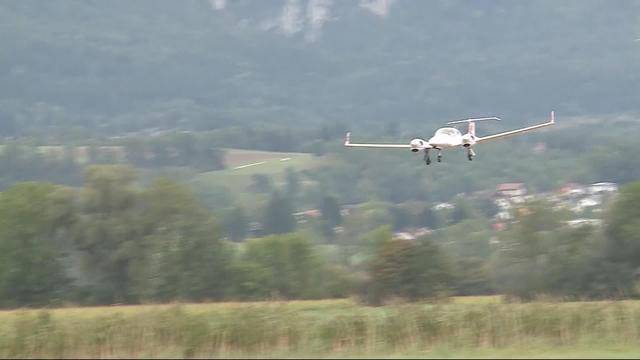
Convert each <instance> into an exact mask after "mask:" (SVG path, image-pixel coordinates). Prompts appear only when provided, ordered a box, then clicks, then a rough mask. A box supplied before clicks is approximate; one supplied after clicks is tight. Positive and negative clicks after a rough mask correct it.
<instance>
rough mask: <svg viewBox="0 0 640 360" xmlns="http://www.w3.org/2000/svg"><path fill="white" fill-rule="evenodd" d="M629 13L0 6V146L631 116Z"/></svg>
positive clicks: (243, 4)
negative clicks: (25, 138) (140, 134)
mask: <svg viewBox="0 0 640 360" xmlns="http://www.w3.org/2000/svg"><path fill="white" fill-rule="evenodd" d="M639 14H640V3H638V2H637V1H617V2H615V5H614V6H612V4H611V3H609V2H605V1H583V0H580V1H563V2H561V3H558V2H556V1H531V2H521V1H518V2H515V1H410V0H396V1H393V0H360V1H357V2H356V1H331V0H277V1H276V0H269V1H248V0H237V1H222V0H211V1H205V0H188V1H169V0H139V1H135V2H130V1H119V0H118V1H108V2H105V1H50V2H42V1H35V0H21V1H4V2H1V3H0V24H1V25H0V26H1V28H2V31H0V44H2V46H0V134H1V135H3V136H16V135H18V136H19V135H24V134H31V135H39V134H40V135H41V134H47V135H52V134H56V133H61V134H64V135H65V136H67V137H68V136H69V134H70V133H71V134H73V133H74V131H75V133H77V134H78V136H86V135H87V134H90V135H114V134H122V133H126V132H131V131H138V130H141V129H145V128H181V129H191V130H208V129H219V128H227V127H235V126H240V127H242V126H249V125H250V124H271V126H295V127H308V126H313V127H316V126H318V124H321V123H322V124H327V123H328V124H332V123H341V124H346V125H349V126H351V127H354V128H357V129H363V131H368V132H370V133H372V132H375V131H387V132H388V131H389V130H394V126H395V130H399V131H402V130H406V129H409V128H411V125H415V124H416V123H418V122H420V124H421V125H423V126H425V127H426V126H427V125H429V126H432V125H434V124H436V123H438V124H439V123H441V122H442V120H444V119H450V118H459V117H464V116H469V115H494V114H495V115H499V116H504V117H506V118H509V119H514V122H523V121H528V120H531V119H532V117H534V116H535V117H538V116H542V114H545V113H546V112H547V111H548V110H549V109H556V110H557V111H558V112H559V113H562V114H565V115H593V114H605V113H633V112H637V110H638V93H640V88H639V86H640V42H639V41H637V39H638V38H640V15H639ZM395 123H397V125H389V124H395ZM263 126H264V125H263Z"/></svg>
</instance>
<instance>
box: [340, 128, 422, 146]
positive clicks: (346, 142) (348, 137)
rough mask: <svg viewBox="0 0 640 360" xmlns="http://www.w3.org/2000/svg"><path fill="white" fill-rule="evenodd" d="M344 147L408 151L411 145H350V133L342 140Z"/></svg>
mask: <svg viewBox="0 0 640 360" xmlns="http://www.w3.org/2000/svg"><path fill="white" fill-rule="evenodd" d="M344 146H346V147H363V148H381V149H410V148H411V144H353V143H351V133H350V132H349V133H347V137H346V138H345V140H344Z"/></svg>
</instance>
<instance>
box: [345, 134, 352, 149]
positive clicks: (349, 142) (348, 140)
mask: <svg viewBox="0 0 640 360" xmlns="http://www.w3.org/2000/svg"><path fill="white" fill-rule="evenodd" d="M350 144H351V132H348V133H347V135H346V136H345V137H344V145H345V146H349V145H350Z"/></svg>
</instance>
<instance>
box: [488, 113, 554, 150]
mask: <svg viewBox="0 0 640 360" xmlns="http://www.w3.org/2000/svg"><path fill="white" fill-rule="evenodd" d="M555 123H556V116H555V112H553V111H552V112H551V119H549V121H548V122H546V123H542V124H538V125H533V126H528V127H525V128H522V129H516V130H511V131H506V132H503V133H499V134H494V135H488V136H482V137H478V138H476V143H480V142H484V141H489V140H495V139H500V138H503V137H507V136H512V135H517V134H520V133H524V132H527V131H532V130H536V129H540V128H543V127H546V126H550V125H553V124H555Z"/></svg>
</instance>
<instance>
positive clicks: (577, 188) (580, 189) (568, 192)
mask: <svg viewBox="0 0 640 360" xmlns="http://www.w3.org/2000/svg"><path fill="white" fill-rule="evenodd" d="M558 193H559V195H560V196H563V197H579V196H584V195H586V194H587V187H586V186H584V185H582V184H578V183H575V182H569V183H566V184H564V185H563V186H562V187H561V188H560V189H559V190H558Z"/></svg>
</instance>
